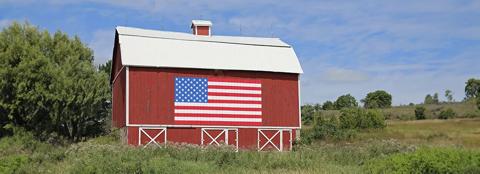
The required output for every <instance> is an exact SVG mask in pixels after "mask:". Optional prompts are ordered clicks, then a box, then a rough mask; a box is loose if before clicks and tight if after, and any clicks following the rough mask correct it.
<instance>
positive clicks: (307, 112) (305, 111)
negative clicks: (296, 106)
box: [301, 104, 315, 125]
mask: <svg viewBox="0 0 480 174" xmlns="http://www.w3.org/2000/svg"><path fill="white" fill-rule="evenodd" d="M301 112H302V122H303V124H305V125H309V124H311V123H312V121H313V114H315V108H314V106H313V105H310V104H306V105H303V106H302V107H301Z"/></svg>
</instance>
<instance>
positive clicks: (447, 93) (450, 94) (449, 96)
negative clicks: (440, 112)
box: [445, 89, 453, 102]
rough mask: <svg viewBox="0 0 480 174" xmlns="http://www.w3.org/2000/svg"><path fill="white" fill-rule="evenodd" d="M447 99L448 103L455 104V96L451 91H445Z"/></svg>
mask: <svg viewBox="0 0 480 174" xmlns="http://www.w3.org/2000/svg"><path fill="white" fill-rule="evenodd" d="M445 98H447V101H448V102H453V94H452V91H451V90H449V89H447V90H445Z"/></svg>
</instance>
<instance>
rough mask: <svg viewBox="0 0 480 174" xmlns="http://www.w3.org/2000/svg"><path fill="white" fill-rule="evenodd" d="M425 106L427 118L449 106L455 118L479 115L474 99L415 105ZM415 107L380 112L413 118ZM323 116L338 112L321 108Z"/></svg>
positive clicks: (397, 118)
mask: <svg viewBox="0 0 480 174" xmlns="http://www.w3.org/2000/svg"><path fill="white" fill-rule="evenodd" d="M417 106H423V107H425V108H426V110H425V115H426V117H427V119H435V118H438V115H439V114H440V112H441V111H442V110H444V109H447V108H451V109H452V110H453V111H454V112H455V114H456V116H455V117H456V118H475V117H480V111H479V110H478V109H477V105H476V103H475V101H473V100H471V101H467V102H455V103H441V104H428V105H417ZM415 107H416V106H408V105H406V106H394V107H391V108H385V109H381V112H382V113H383V114H384V115H385V117H386V118H387V119H389V120H415ZM321 113H322V115H323V116H338V115H340V112H339V111H338V110H326V111H325V110H322V111H321Z"/></svg>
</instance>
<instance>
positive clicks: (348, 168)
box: [0, 119, 480, 173]
mask: <svg viewBox="0 0 480 174" xmlns="http://www.w3.org/2000/svg"><path fill="white" fill-rule="evenodd" d="M437 147H442V148H447V149H446V152H449V153H444V151H445V150H443V149H441V150H440V153H439V154H440V156H441V155H444V156H445V155H448V157H449V158H451V157H452V155H457V156H459V157H458V158H460V157H462V156H465V154H474V155H475V154H480V119H452V120H423V121H389V122H388V125H387V127H386V128H385V129H384V130H369V131H363V132H360V133H359V134H358V135H357V136H356V137H355V138H353V139H351V140H346V141H315V142H313V144H311V145H297V146H296V147H295V150H294V151H293V152H285V153H278V152H260V153H258V152H256V151H241V152H238V153H235V152H233V151H231V150H229V149H225V148H221V149H218V148H213V149H212V148H206V149H205V148H199V147H195V146H181V147H179V148H174V147H170V148H156V149H154V148H146V149H143V148H135V147H130V146H127V145H124V144H121V143H120V141H119V138H118V137H116V136H113V135H107V136H102V137H98V138H94V139H91V140H89V141H87V142H82V143H77V144H70V145H66V146H54V145H51V144H47V143H43V142H38V141H36V140H34V139H33V137H32V136H31V135H30V134H28V133H22V134H18V135H16V136H13V137H4V138H2V139H0V173H362V172H365V171H366V166H368V171H367V172H368V173H370V172H371V171H372V170H373V171H377V172H378V171H379V170H377V168H376V164H377V163H378V164H383V163H382V162H377V161H375V160H382V159H389V158H390V157H396V158H399V157H398V155H402V154H409V153H412V152H414V151H415V152H416V151H417V150H418V149H426V150H421V151H420V152H422V151H423V152H425V151H427V152H428V153H430V151H429V149H430V148H437ZM468 150H473V151H468ZM433 151H434V152H436V151H438V150H435V149H434V150H433ZM457 151H459V153H456V152H457ZM460 152H461V153H460ZM429 155H430V154H429ZM396 158H393V162H394V163H397V162H395V159H396ZM432 158H433V159H434V160H435V159H437V157H435V156H434V157H432ZM438 158H440V157H438ZM455 159H456V158H455ZM469 159H471V157H468V158H467V160H469ZM479 160H480V159H479ZM437 161H438V160H437ZM449 163H451V162H449ZM372 164H373V165H372ZM474 164H475V163H474ZM479 164H480V163H479ZM372 166H373V167H372ZM384 166H390V163H384ZM469 170H470V171H474V173H475V172H477V171H478V169H477V168H474V169H470V168H467V169H465V170H462V171H469Z"/></svg>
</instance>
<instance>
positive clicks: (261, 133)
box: [257, 129, 292, 152]
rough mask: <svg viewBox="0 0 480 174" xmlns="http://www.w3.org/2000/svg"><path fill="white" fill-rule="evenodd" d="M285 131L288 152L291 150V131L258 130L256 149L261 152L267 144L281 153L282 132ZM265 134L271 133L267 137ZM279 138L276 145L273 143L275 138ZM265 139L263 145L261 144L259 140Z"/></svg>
mask: <svg viewBox="0 0 480 174" xmlns="http://www.w3.org/2000/svg"><path fill="white" fill-rule="evenodd" d="M285 131H287V132H288V133H289V138H290V139H289V150H292V129H258V131H257V149H258V151H262V150H263V149H264V148H265V147H267V146H268V145H269V144H270V145H271V146H272V147H274V148H275V149H277V150H278V151H280V152H281V151H283V132H285ZM267 132H271V135H270V136H269V135H268V134H267ZM277 136H278V137H279V141H278V144H277V143H275V142H274V139H275V138H276V137H277ZM262 139H265V140H266V141H265V143H261V140H262Z"/></svg>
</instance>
